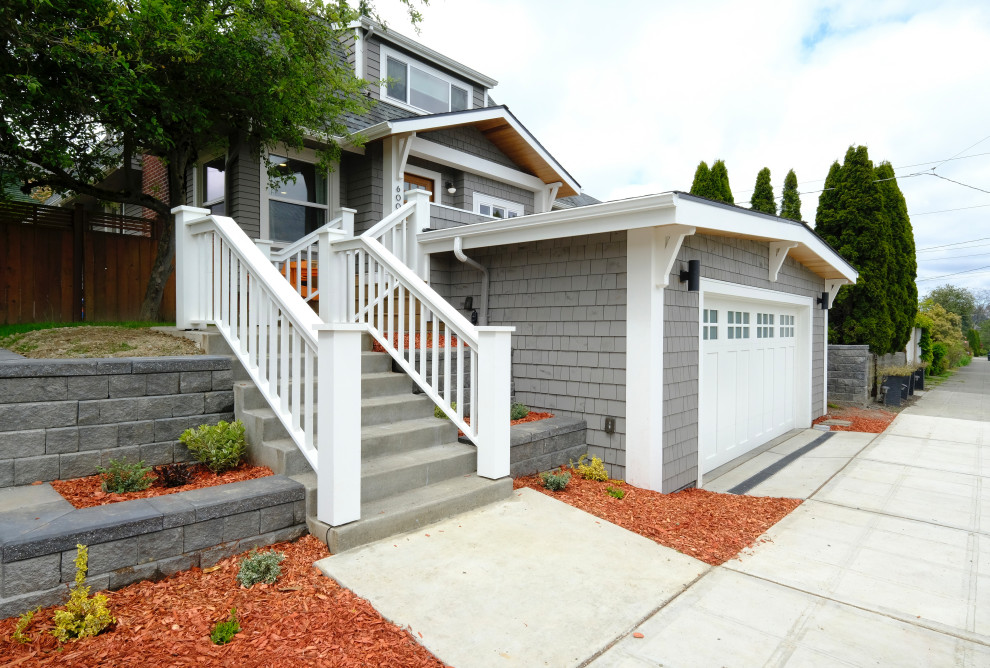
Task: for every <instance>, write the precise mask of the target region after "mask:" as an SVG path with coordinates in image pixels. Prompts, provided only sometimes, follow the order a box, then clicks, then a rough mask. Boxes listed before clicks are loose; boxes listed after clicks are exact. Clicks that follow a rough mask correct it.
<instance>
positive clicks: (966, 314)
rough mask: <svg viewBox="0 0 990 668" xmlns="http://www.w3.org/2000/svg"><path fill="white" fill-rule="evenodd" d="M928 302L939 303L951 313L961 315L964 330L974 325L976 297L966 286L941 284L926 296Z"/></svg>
mask: <svg viewBox="0 0 990 668" xmlns="http://www.w3.org/2000/svg"><path fill="white" fill-rule="evenodd" d="M925 301H926V302H931V303H933V304H938V305H940V306H941V307H942V308H944V309H945V310H946V311H948V312H949V313H955V314H956V315H957V316H959V323H960V326H961V328H962V330H963V331H966V330H968V329H970V328H971V327H972V325H973V313H974V311H975V310H976V297H975V296H974V295H973V293H972V292H970V291H969V290H967V289H966V288H960V287H957V286H955V285H948V284H946V285H940V286H939V287H937V288H935V289H933V290H932V291H931V292H929V293H928V295H927V296H926V297H925Z"/></svg>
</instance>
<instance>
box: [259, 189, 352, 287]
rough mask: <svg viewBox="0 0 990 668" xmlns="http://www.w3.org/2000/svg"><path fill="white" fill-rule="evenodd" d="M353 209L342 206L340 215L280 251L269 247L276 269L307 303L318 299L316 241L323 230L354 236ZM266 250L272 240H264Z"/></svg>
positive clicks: (317, 254) (317, 244)
mask: <svg viewBox="0 0 990 668" xmlns="http://www.w3.org/2000/svg"><path fill="white" fill-rule="evenodd" d="M354 213H355V211H354V209H346V208H345V209H341V215H340V216H338V217H337V218H334V219H333V220H331V221H330V222H329V223H327V224H326V225H323V226H322V227H320V228H317V229H315V230H313V231H312V232H310V233H309V234H307V235H306V236H304V237H302V238H301V239H298V240H296V241H294V242H292V243H291V244H289V245H288V246H286V247H284V248H281V249H279V250H269V251H268V253H269V256H270V259H271V262H272V264H274V265H275V268H276V269H278V270H279V272H280V273H281V274H282V275H283V276H284V277H285V278H286V280H288V281H289V283H290V284H291V285H292V287H293V288H294V289H295V291H296V292H297V293H298V294H299V296H300V297H302V298H303V299H304V300H306V301H307V302H312V301H314V300H317V299H319V296H320V286H319V270H318V265H319V240H320V235H321V234H322V233H323V232H324V231H326V230H342V231H343V232H344V233H345V234H347V235H348V236H354ZM259 243H263V244H264V245H265V246H267V247H268V248H269V249H270V248H271V246H272V242H270V241H267V240H266V241H263V242H260V241H259Z"/></svg>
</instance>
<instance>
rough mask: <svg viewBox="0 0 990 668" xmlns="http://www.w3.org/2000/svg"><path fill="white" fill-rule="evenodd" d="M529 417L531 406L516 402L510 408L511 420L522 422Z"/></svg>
mask: <svg viewBox="0 0 990 668" xmlns="http://www.w3.org/2000/svg"><path fill="white" fill-rule="evenodd" d="M527 415H529V406H527V405H526V404H520V403H518V402H516V403H514V404H512V406H510V407H509V419H510V420H522V419H523V418H524V417H526V416H527Z"/></svg>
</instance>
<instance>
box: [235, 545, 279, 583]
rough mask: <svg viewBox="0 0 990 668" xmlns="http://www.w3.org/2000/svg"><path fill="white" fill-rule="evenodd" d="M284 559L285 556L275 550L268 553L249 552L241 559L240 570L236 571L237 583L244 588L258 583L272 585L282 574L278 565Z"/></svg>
mask: <svg viewBox="0 0 990 668" xmlns="http://www.w3.org/2000/svg"><path fill="white" fill-rule="evenodd" d="M284 559H285V555H284V554H282V553H281V552H276V551H275V550H270V551H268V552H258V550H256V549H255V550H251V554H249V555H248V556H246V557H244V558H243V559H241V568H240V570H239V571H237V581H238V582H240V583H241V584H242V585H244V586H245V587H250V586H251V585H253V584H257V583H259V582H264V583H267V584H273V583H274V582H275V580H276V579H278V576H279V575H281V574H282V567H281V566H279V564H281V563H282V561H283V560H284Z"/></svg>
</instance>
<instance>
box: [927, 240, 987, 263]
mask: <svg viewBox="0 0 990 668" xmlns="http://www.w3.org/2000/svg"><path fill="white" fill-rule="evenodd" d="M977 241H978V240H977ZM984 246H990V244H974V245H972V246H960V247H959V248H949V249H945V248H929V249H927V250H916V251H915V253H939V252H942V251H945V250H954V251H957V250H970V249H971V248H983V247H984ZM946 259H948V258H946Z"/></svg>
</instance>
